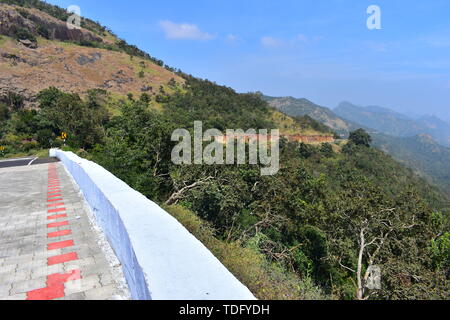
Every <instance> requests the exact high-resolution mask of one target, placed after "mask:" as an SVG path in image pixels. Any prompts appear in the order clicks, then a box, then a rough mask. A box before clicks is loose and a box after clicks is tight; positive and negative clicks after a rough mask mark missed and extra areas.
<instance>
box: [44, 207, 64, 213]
mask: <svg viewBox="0 0 450 320" xmlns="http://www.w3.org/2000/svg"><path fill="white" fill-rule="evenodd" d="M64 211H66V208H57V209H50V210H48V213H57V212H64Z"/></svg>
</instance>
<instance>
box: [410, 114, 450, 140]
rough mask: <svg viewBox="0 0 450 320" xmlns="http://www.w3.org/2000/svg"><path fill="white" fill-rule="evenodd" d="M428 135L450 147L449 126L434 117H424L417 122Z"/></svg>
mask: <svg viewBox="0 0 450 320" xmlns="http://www.w3.org/2000/svg"><path fill="white" fill-rule="evenodd" d="M417 122H418V123H419V124H421V125H422V126H423V127H425V128H426V129H427V131H428V133H429V134H430V135H431V136H432V137H435V138H436V140H437V141H438V142H440V143H442V144H444V145H446V146H450V124H449V123H448V122H446V121H444V120H442V119H440V118H438V117H436V116H424V117H421V118H420V119H418V120H417Z"/></svg>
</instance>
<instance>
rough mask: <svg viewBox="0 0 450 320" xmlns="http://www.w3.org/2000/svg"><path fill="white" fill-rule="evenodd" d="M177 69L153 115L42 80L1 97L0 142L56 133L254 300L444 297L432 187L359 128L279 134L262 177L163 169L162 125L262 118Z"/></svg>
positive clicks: (148, 109) (243, 169) (166, 149)
mask: <svg viewBox="0 0 450 320" xmlns="http://www.w3.org/2000/svg"><path fill="white" fill-rule="evenodd" d="M185 77H186V85H185V87H184V88H183V89H182V90H181V89H180V90H178V91H176V92H175V93H174V94H173V95H167V94H164V93H161V94H160V95H159V97H158V101H159V103H160V104H162V105H163V109H162V110H160V111H155V110H156V109H155V108H152V105H153V103H154V102H152V101H151V100H150V99H148V97H145V96H144V95H143V96H142V97H140V98H139V99H135V98H133V97H132V96H130V97H129V98H128V100H123V101H120V102H115V103H114V104H112V102H110V101H109V99H108V93H107V92H105V91H100V90H96V91H91V92H90V93H89V95H88V96H87V97H86V98H84V99H81V98H80V97H78V96H77V95H74V94H68V93H63V92H60V91H58V90H57V89H55V88H50V89H47V90H44V91H43V92H41V94H39V96H38V100H39V103H40V109H39V110H26V109H24V108H23V104H22V102H21V101H20V97H17V96H14V95H10V96H7V97H4V98H3V99H2V100H1V101H2V102H1V103H0V123H1V127H0V128H1V129H0V145H3V146H5V147H6V150H5V152H6V153H13V152H16V151H26V150H30V149H33V148H34V149H39V148H43V147H49V146H61V144H62V141H61V139H60V138H59V136H60V134H61V132H63V131H64V132H67V133H68V134H69V138H68V140H67V141H66V143H67V147H70V148H71V149H73V150H75V151H77V152H79V153H81V154H82V155H83V156H85V157H88V158H91V159H93V160H94V161H96V162H98V163H99V164H101V165H103V166H105V167H106V168H107V169H108V170H110V171H112V172H113V173H114V174H116V175H117V176H118V177H119V178H121V179H123V180H124V181H126V182H127V183H128V184H129V185H130V186H132V187H133V188H135V189H137V190H139V191H140V192H142V193H144V194H145V195H146V196H147V197H149V198H150V199H152V200H154V201H157V202H158V203H161V204H164V205H165V206H166V208H167V210H168V211H170V212H172V214H173V215H174V216H175V217H176V218H177V219H179V220H180V221H181V222H182V223H184V224H185V225H186V226H187V227H188V229H189V230H191V232H193V233H194V234H195V235H196V236H197V237H198V238H199V239H200V240H202V241H203V242H204V243H205V244H206V245H207V246H208V247H209V248H210V249H211V251H212V252H213V253H214V254H215V255H216V256H218V257H219V258H220V259H221V260H222V261H223V262H224V264H225V265H227V267H228V268H229V269H230V270H232V271H233V273H234V274H235V275H236V276H237V277H238V278H239V279H240V280H241V281H243V282H244V283H245V284H246V285H247V286H249V288H251V290H252V291H253V292H254V293H255V294H256V295H257V296H258V297H259V298H268V299H313V298H340V299H353V298H372V299H432V298H445V297H446V290H445V289H446V283H445V278H446V270H447V267H448V265H447V263H448V261H449V260H448V259H449V256H448V255H449V252H450V247H449V233H448V222H449V220H448V211H447V210H445V205H446V201H448V199H447V198H446V197H445V196H444V195H443V194H442V193H440V192H439V191H437V190H435V189H434V188H432V187H430V186H429V185H427V184H426V183H425V182H424V181H422V180H421V179H419V178H418V177H416V176H415V175H414V174H413V173H412V171H410V170H408V169H405V168H404V167H402V166H401V165H399V164H398V163H396V162H395V161H393V160H392V159H391V158H390V157H389V156H387V155H385V154H384V153H382V152H380V151H378V150H376V149H374V148H371V147H370V142H371V138H370V136H369V135H368V134H367V133H366V132H365V131H364V130H358V131H355V132H354V133H352V135H351V136H350V141H349V142H348V143H347V144H345V145H341V146H334V147H332V146H331V145H329V144H323V145H321V146H312V145H306V144H299V143H288V142H287V141H284V140H283V141H282V143H281V170H280V172H279V173H278V174H277V175H275V176H261V175H260V170H259V168H258V167H257V166H254V165H253V166H252V165H240V166H224V165H212V166H206V165H198V166H176V165H174V164H173V163H172V162H171V161H170V154H171V150H172V148H173V146H174V144H175V143H174V142H172V141H171V140H170V138H171V133H172V131H173V130H174V129H176V128H187V129H189V130H192V127H193V121H194V120H202V121H203V122H204V127H205V128H206V127H207V128H218V129H220V130H224V129H226V128H236V129H237V128H242V129H248V128H273V126H274V124H273V123H272V122H271V120H270V118H269V117H268V114H269V113H270V112H269V111H270V108H269V107H268V105H267V104H266V103H265V102H264V101H262V100H261V99H260V98H259V96H258V95H255V94H237V93H236V92H234V91H233V90H232V89H230V88H226V87H221V86H218V85H216V84H214V83H212V82H209V81H203V80H198V79H195V78H192V77H188V76H185ZM113 109H114V110H116V112H115V113H114V114H115V115H114V116H112V115H111V114H110V113H109V112H108V111H107V110H113ZM299 121H300V122H301V121H302V120H301V118H300V120H299ZM304 121H305V122H304V123H306V122H308V123H310V122H311V121H313V120H311V119H310V118H308V119H304ZM371 265H378V266H380V267H381V270H382V289H381V290H373V291H371V290H364V288H363V287H364V281H365V280H366V278H367V276H368V274H366V271H367V269H368V267H369V266H371Z"/></svg>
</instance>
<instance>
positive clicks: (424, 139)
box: [261, 95, 450, 194]
mask: <svg viewBox="0 0 450 320" xmlns="http://www.w3.org/2000/svg"><path fill="white" fill-rule="evenodd" d="M261 97H262V98H263V99H264V100H266V101H267V102H268V103H269V104H270V105H271V106H273V107H275V108H277V109H278V110H280V111H281V112H283V113H285V114H287V115H290V116H293V117H297V116H304V115H309V116H310V117H312V118H313V119H315V120H317V121H319V122H321V123H323V124H325V125H327V126H329V127H330V128H332V129H333V130H334V131H335V132H336V133H338V134H339V135H342V136H347V135H348V134H349V133H350V132H351V131H354V130H356V129H358V128H363V129H365V130H366V131H368V132H369V133H370V134H371V136H372V138H373V144H374V146H376V147H377V148H379V149H381V150H382V151H384V152H386V153H388V154H389V155H391V156H392V157H393V158H394V159H396V160H397V161H399V162H401V163H403V164H405V165H406V166H408V167H409V168H411V169H412V170H414V171H415V172H416V173H417V174H419V175H420V176H422V177H424V178H426V179H427V180H428V181H429V182H431V183H433V184H434V185H437V186H439V187H440V188H441V189H442V190H443V191H444V192H446V193H447V194H450V148H448V147H447V146H449V145H450V125H449V124H448V123H446V122H445V121H443V120H441V119H439V118H437V117H436V116H423V117H420V118H418V119H412V118H410V117H408V116H406V115H403V114H401V113H398V112H395V111H393V110H390V109H387V108H383V107H378V106H371V107H370V106H369V107H359V106H356V105H353V104H351V103H350V102H342V103H341V104H339V106H338V107H337V108H335V109H334V110H331V109H329V108H327V107H323V106H319V105H317V104H315V103H313V102H311V101H309V100H307V99H305V98H301V99H297V98H293V97H269V96H264V95H262V96H261Z"/></svg>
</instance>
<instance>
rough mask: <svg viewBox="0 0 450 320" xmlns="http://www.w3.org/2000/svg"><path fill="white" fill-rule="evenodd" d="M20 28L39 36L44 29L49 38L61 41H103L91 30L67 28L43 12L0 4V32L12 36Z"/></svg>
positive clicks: (63, 23) (64, 24)
mask: <svg viewBox="0 0 450 320" xmlns="http://www.w3.org/2000/svg"><path fill="white" fill-rule="evenodd" d="M20 29H25V30H27V31H28V32H29V33H31V34H33V35H34V36H39V35H40V34H39V30H41V29H42V30H44V29H45V30H47V31H46V32H48V36H49V37H50V38H51V39H56V40H61V41H66V40H70V41H94V42H103V39H102V38H101V37H99V36H97V35H95V34H94V33H92V32H91V31H89V30H85V29H73V30H71V29H69V28H67V25H66V23H65V22H63V21H61V20H58V19H56V18H54V17H52V16H50V15H48V14H47V13H45V12H42V11H39V10H36V9H29V8H21V7H17V6H12V5H7V4H0V34H2V35H6V36H11V37H14V36H15V35H16V34H17V32H18V31H19V30H20ZM23 40H25V39H23Z"/></svg>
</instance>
